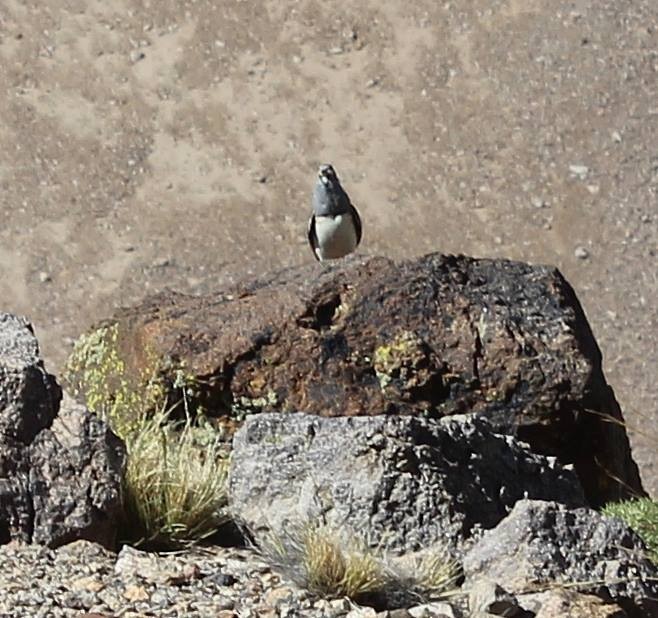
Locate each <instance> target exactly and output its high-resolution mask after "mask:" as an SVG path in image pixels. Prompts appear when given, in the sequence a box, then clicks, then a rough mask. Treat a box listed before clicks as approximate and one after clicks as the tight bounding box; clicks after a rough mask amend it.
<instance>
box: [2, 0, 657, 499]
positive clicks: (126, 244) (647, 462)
mask: <svg viewBox="0 0 658 618" xmlns="http://www.w3.org/2000/svg"><path fill="white" fill-rule="evenodd" d="M0 85H1V86H2V87H1V88H0V213H1V216H2V225H1V226H0V299H2V304H1V309H2V310H4V311H11V312H18V313H21V314H25V315H27V316H28V317H29V318H30V319H31V320H32V321H33V323H34V324H35V328H36V331H37V335H38V337H39V339H40V341H41V343H42V348H43V352H44V355H45V357H46V359H47V362H48V364H49V367H50V368H51V369H53V370H55V371H58V370H59V369H60V368H61V366H62V362H63V360H64V359H65V357H66V355H67V354H68V351H69V349H70V345H71V342H72V339H73V338H75V337H76V336H77V335H78V334H79V333H80V332H82V331H83V330H84V329H85V328H87V327H88V326H89V325H90V324H91V323H93V322H95V321H97V320H98V319H100V318H103V317H106V316H108V315H110V314H111V313H112V311H113V308H114V307H115V306H118V305H124V304H128V303H131V302H134V301H136V300H137V299H139V298H141V297H142V296H143V295H145V294H147V293H149V292H152V291H156V290H159V289H162V288H163V287H167V286H168V287H172V288H175V289H178V290H181V291H185V292H190V293H202V292H206V291H209V290H213V289H216V288H218V287H221V286H222V285H224V284H226V283H228V282H232V281H235V280H236V279H241V278H243V277H245V276H249V275H251V274H254V273H259V272H261V271H262V270H264V269H271V268H279V267H283V266H287V265H292V264H298V263H301V262H305V261H309V260H312V256H311V253H310V251H309V249H308V247H307V246H306V244H305V243H306V239H305V226H306V219H307V216H308V211H309V196H310V191H311V188H312V185H313V182H314V178H315V176H314V175H315V167H316V165H317V164H318V163H320V162H325V161H326V162H333V163H334V165H335V166H336V168H337V170H338V173H339V175H340V176H341V178H342V179H343V182H344V185H345V187H346V188H347V190H348V191H349V193H350V194H351V196H352V198H353V200H354V202H355V204H356V205H357V206H358V208H359V210H360V212H361V214H362V217H363V220H364V228H365V235H364V242H363V245H362V248H361V250H362V251H363V252H367V253H371V254H383V255H388V256H391V257H394V258H401V257H409V256H414V255H418V254H422V253H426V252H429V251H434V250H440V251H443V252H446V253H466V254H470V255H475V256H498V257H508V258H514V259H519V260H525V261H532V262H543V263H550V264H555V265H557V266H558V267H559V268H560V269H561V271H562V272H563V273H564V274H565V276H566V277H567V278H568V279H569V281H570V282H571V283H572V284H573V285H574V287H575V288H576V291H577V292H578V294H579V297H580V299H581V301H582V303H583V305H584V307H585V311H586V313H587V315H588V317H589V319H590V321H591V323H592V327H593V329H594V333H595V335H596V336H597V338H598V341H599V343H600V345H601V348H602V350H603V354H604V359H605V370H606V374H607V377H608V379H609V381H610V383H611V384H612V385H613V386H614V388H615V390H616V393H617V396H618V398H619V400H620V402H621V404H622V407H623V409H624V411H625V414H626V418H627V420H628V422H629V424H630V425H632V426H633V427H635V428H636V430H635V431H634V432H633V433H632V436H633V442H634V452H635V456H636V458H637V459H638V460H639V461H640V463H641V466H642V469H643V476H644V480H645V484H646V485H647V486H648V487H649V488H650V489H651V490H652V491H653V492H654V494H655V493H656V492H658V474H657V471H658V466H657V461H658V437H657V434H658V429H656V422H657V421H658V409H657V408H658V403H657V399H658V385H657V380H658V372H657V367H658V362H657V361H658V349H657V345H656V342H657V340H658V332H657V331H658V196H657V193H658V3H657V2H656V1H655V0H635V1H632V2H631V1H629V0H573V1H570V2H567V1H558V0H460V1H453V2H436V1H434V0H409V1H407V2H393V1H388V2H387V1H383V2H381V1H380V2H373V1H370V0H367V1H363V2H337V1H333V0H328V1H323V2H319V1H316V0H299V1H294V0H269V1H263V2H257V1H255V0H243V1H239V0H217V1H216V2H209V1H206V0H198V1H194V0H188V1H178V0H177V1H173V0H152V1H151V2H149V1H148V0H143V1H139V2H138V1H132V2H131V1H129V0H105V1H104V2H103V1H97V0H88V1H85V0H77V1H76V0H47V1H42V0H29V1H26V0H3V1H2V3H1V4H0ZM578 256H580V257H578Z"/></svg>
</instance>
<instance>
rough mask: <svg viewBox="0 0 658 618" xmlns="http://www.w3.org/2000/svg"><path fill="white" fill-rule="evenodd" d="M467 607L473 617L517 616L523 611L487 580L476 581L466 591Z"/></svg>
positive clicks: (514, 601)
mask: <svg viewBox="0 0 658 618" xmlns="http://www.w3.org/2000/svg"><path fill="white" fill-rule="evenodd" d="M468 607H469V609H470V611H471V614H472V615H473V616H490V615H493V616H509V617H510V618H511V617H512V616H519V615H520V614H523V613H524V612H523V610H522V609H521V608H520V607H519V604H518V602H517V600H516V599H515V598H514V596H513V595H511V594H510V593H509V592H507V590H505V589H504V588H503V587H502V586H499V585H498V584H496V583H495V582H493V581H491V580H488V579H481V580H478V581H476V582H475V583H474V584H472V585H471V586H470V587H469V590H468Z"/></svg>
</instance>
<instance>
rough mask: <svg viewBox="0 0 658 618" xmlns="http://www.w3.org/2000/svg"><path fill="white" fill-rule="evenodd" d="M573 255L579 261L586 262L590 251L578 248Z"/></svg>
mask: <svg viewBox="0 0 658 618" xmlns="http://www.w3.org/2000/svg"><path fill="white" fill-rule="evenodd" d="M573 254H574V255H575V256H576V257H577V258H578V259H579V260H586V259H587V258H588V257H589V251H588V250H587V249H585V247H576V250H575V251H574V252H573Z"/></svg>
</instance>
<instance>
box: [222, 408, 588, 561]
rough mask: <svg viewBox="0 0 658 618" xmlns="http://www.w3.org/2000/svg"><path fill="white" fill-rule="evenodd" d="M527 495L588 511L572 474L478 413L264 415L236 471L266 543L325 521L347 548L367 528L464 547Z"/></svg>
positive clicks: (242, 436) (237, 494)
mask: <svg viewBox="0 0 658 618" xmlns="http://www.w3.org/2000/svg"><path fill="white" fill-rule="evenodd" d="M364 462H368V463H367V465H366V464H365V463H364ZM526 496H532V497H534V498H538V499H544V500H558V501H560V502H562V503H564V504H568V505H571V506H582V505H584V504H585V498H584V495H583V492H582V488H581V486H580V483H579V481H578V478H577V477H576V475H575V473H574V471H573V470H569V469H565V468H563V467H562V466H560V465H559V464H558V463H557V462H556V460H555V458H548V457H544V456H542V455H535V454H534V453H531V452H530V451H529V450H528V448H527V446H526V445H523V444H521V443H519V442H518V441H517V440H515V439H514V438H512V437H510V436H503V435H499V434H496V433H494V432H493V430H492V427H491V425H490V423H489V422H487V421H486V419H478V418H475V417H473V416H451V417H447V418H443V419H440V420H433V419H422V418H415V417H410V416H373V417H353V418H322V417H317V416H313V415H306V414H301V413H296V414H274V413H273V414H266V413H261V414H256V415H252V416H249V417H247V419H246V421H245V424H244V425H243V427H242V428H241V429H240V430H239V431H238V432H237V434H236V435H235V438H234V441H233V452H232V455H231V463H230V470H229V505H230V509H231V511H232V513H233V516H234V517H235V518H236V519H237V520H238V521H241V522H243V523H244V524H246V525H247V527H248V528H249V529H250V530H251V532H252V533H253V534H255V535H256V537H257V538H258V537H259V535H261V534H264V533H265V534H267V535H270V534H271V533H273V534H274V536H275V537H276V538H285V535H286V531H287V530H289V528H290V526H291V525H292V526H294V525H297V526H299V525H300V524H301V525H303V524H304V523H306V522H315V521H317V520H318V518H319V517H320V515H321V517H322V521H323V522H325V523H326V524H327V525H328V526H329V527H331V528H332V529H337V530H342V531H345V533H346V537H345V539H344V541H345V543H346V544H347V545H349V544H350V543H352V542H353V541H354V539H353V538H350V534H351V535H352V536H355V535H357V534H356V533H357V532H358V535H357V536H358V537H360V538H365V539H367V542H368V544H370V545H371V546H373V547H378V548H380V549H382V548H386V549H388V550H392V551H395V552H397V553H400V554H407V553H410V552H415V551H419V550H422V549H425V550H427V549H430V548H434V549H435V550H441V549H445V546H446V544H447V545H448V546H449V547H451V548H453V549H454V548H457V547H460V546H461V545H463V543H464V542H465V541H466V540H467V539H469V538H470V536H471V535H472V534H473V533H474V532H475V531H477V530H479V529H480V528H492V527H494V526H495V525H496V524H497V523H498V522H499V521H500V520H501V519H503V518H504V517H505V516H506V515H507V513H508V512H509V510H510V509H511V508H512V506H513V505H514V503H515V502H516V501H517V500H519V499H521V498H523V497H526ZM350 530H351V532H349V531H350Z"/></svg>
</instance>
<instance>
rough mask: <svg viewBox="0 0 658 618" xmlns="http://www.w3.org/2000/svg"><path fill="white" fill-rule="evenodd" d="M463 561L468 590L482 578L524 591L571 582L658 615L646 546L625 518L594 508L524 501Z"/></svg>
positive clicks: (656, 574) (637, 613) (656, 580)
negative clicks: (602, 512) (603, 513)
mask: <svg viewBox="0 0 658 618" xmlns="http://www.w3.org/2000/svg"><path fill="white" fill-rule="evenodd" d="M463 565H464V573H465V575H466V582H465V586H466V587H467V588H468V587H469V586H471V585H473V584H475V583H476V582H477V581H478V580H479V579H481V578H486V579H487V580H489V581H494V582H500V583H502V584H503V585H504V586H505V589H506V590H507V591H509V592H511V593H514V594H517V595H521V594H523V593H532V592H540V591H541V590H542V589H545V588H555V587H558V586H560V585H566V586H570V587H576V588H578V589H580V590H584V591H587V592H589V593H591V594H595V595H597V596H599V597H600V598H602V599H604V600H606V601H614V602H615V603H617V604H618V605H620V606H621V607H623V608H624V610H625V611H626V612H627V614H628V615H629V616H634V617H637V618H649V617H656V616H658V566H656V565H655V564H653V563H652V562H651V561H650V560H649V559H648V558H647V550H646V547H645V545H644V543H643V542H642V540H641V539H640V538H639V537H638V536H637V535H636V534H635V533H634V532H633V531H632V530H631V529H630V528H629V527H628V526H627V525H626V524H624V523H623V522H622V521H621V520H618V519H613V518H608V517H604V516H603V515H601V514H600V513H598V512H596V511H594V510H592V509H589V508H581V509H575V510H572V509H568V508H566V507H565V506H563V505H560V504H557V503H552V502H541V501H534V500H522V501H519V502H518V503H517V504H516V506H515V507H514V509H513V510H512V512H511V513H510V514H509V515H508V516H507V517H506V518H505V519H503V521H501V522H500V524H498V526H496V527H495V528H494V529H492V530H489V531H487V532H485V533H484V535H483V536H482V538H481V539H479V541H478V542H477V543H476V544H475V545H474V546H473V547H472V548H471V549H470V550H469V551H468V553H467V554H466V556H465V558H464V561H463ZM518 598H519V602H520V604H521V605H524V602H523V600H522V598H523V597H518ZM526 603H527V605H528V607H531V606H532V597H531V598H529V599H528V600H527V602H526Z"/></svg>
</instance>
